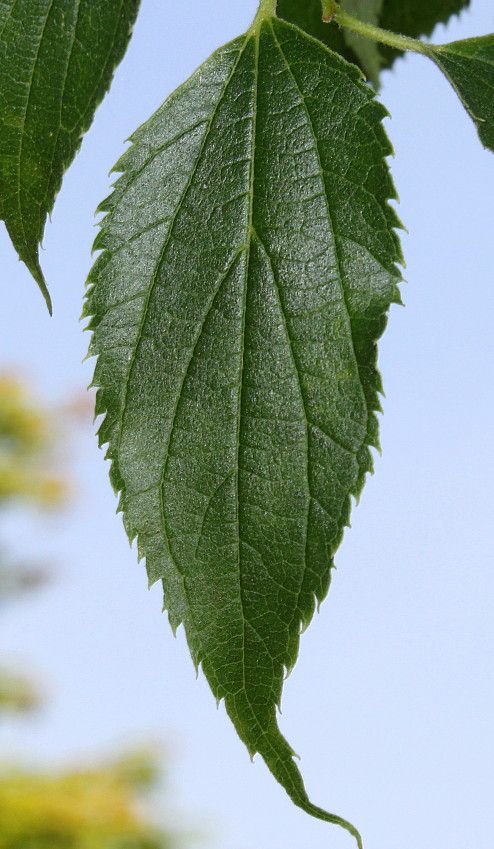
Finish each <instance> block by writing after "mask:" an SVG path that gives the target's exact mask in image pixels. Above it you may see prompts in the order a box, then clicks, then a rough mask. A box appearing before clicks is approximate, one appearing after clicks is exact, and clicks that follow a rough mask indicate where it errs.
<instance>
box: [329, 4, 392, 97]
mask: <svg viewBox="0 0 494 849" xmlns="http://www.w3.org/2000/svg"><path fill="white" fill-rule="evenodd" d="M382 4H383V0H342V2H341V4H340V5H341V8H342V9H343V10H344V11H345V12H347V13H348V14H349V15H353V17H354V18H358V19H359V20H361V21H364V22H365V23H366V24H373V25H374V26H377V25H378V23H379V13H380V11H381V6H382ZM344 37H345V41H346V43H347V44H348V46H349V47H350V48H351V49H352V50H353V52H354V53H355V55H356V56H357V57H358V60H359V64H360V66H361V68H362V69H363V70H364V71H365V73H366V75H367V77H368V78H369V80H370V81H371V83H372V84H373V85H374V86H375V87H376V88H377V87H378V85H379V71H380V70H381V62H382V60H381V55H380V52H379V45H378V44H377V42H375V41H372V40H371V39H369V38H363V37H362V36H360V35H357V34H356V33H355V32H351V31H350V30H345V31H344Z"/></svg>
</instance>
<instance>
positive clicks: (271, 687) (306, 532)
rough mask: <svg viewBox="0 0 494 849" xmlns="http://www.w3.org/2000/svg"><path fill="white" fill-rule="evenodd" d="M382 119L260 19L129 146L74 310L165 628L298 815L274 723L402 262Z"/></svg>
mask: <svg viewBox="0 0 494 849" xmlns="http://www.w3.org/2000/svg"><path fill="white" fill-rule="evenodd" d="M384 114H385V111H384V109H383V107H382V106H381V105H380V104H379V103H377V102H376V101H375V100H374V99H373V95H372V92H371V90H370V89H369V87H367V86H365V85H364V84H362V83H361V82H360V80H359V72H358V70H357V69H356V68H355V67H353V66H351V65H348V64H347V63H346V62H344V60H343V59H341V58H340V57H338V56H337V55H336V54H334V53H331V52H329V51H327V50H326V49H325V48H324V47H323V46H322V45H321V44H320V43H319V42H317V41H315V40H313V39H311V38H309V37H307V36H306V35H304V34H303V33H302V32H301V31H300V30H298V29H297V28H295V27H293V26H290V25H288V24H286V23H284V22H282V21H279V20H269V21H267V22H265V23H264V24H263V25H262V27H261V29H260V31H258V30H255V31H249V33H247V35H246V36H243V37H241V38H239V39H237V40H236V41H234V42H232V43H231V44H229V45H227V46H226V47H224V48H222V49H221V50H219V51H218V52H217V53H215V54H214V55H213V57H212V58H211V59H210V60H208V62H206V63H205V64H204V65H203V66H202V67H201V68H200V69H199V70H198V71H197V72H196V74H194V75H193V76H192V77H191V78H190V79H189V80H188V81H187V82H186V83H185V84H184V85H183V86H182V87H181V88H180V89H178V90H177V91H176V92H175V93H174V94H173V95H172V96H171V97H170V98H169V100H168V101H167V102H166V103H165V104H164V105H163V106H162V107H161V109H159V110H158V112H157V113H156V114H155V115H154V116H153V117H152V118H151V119H150V120H149V121H148V122H147V124H145V125H144V126H143V127H141V128H140V129H139V130H138V131H137V132H136V133H135V135H134V136H133V139H132V141H133V144H132V147H131V148H130V149H129V150H128V151H127V152H126V153H125V155H124V156H123V158H122V159H121V160H120V162H119V163H118V164H117V166H116V169H117V170H119V171H121V172H122V176H121V177H120V178H119V180H118V181H117V183H116V186H115V190H114V192H113V194H112V195H111V196H110V198H108V199H107V200H106V201H105V202H104V203H103V204H102V206H101V209H102V210H103V211H106V212H107V213H108V214H107V216H106V218H105V219H104V221H103V225H102V230H101V232H100V234H99V236H98V238H97V240H96V243H95V247H96V248H101V249H103V252H102V254H101V255H100V256H99V258H98V259H97V261H96V263H95V266H94V268H93V270H92V272H91V275H90V278H89V283H90V289H89V293H88V301H87V314H88V315H90V316H91V321H90V327H91V328H92V330H93V338H92V342H91V348H90V351H91V353H92V354H97V355H98V363H97V366H96V372H95V378H94V380H95V384H96V385H98V386H99V387H100V388H99V390H98V400H97V412H98V413H104V414H105V419H104V421H103V424H102V426H101V429H100V441H101V443H109V448H108V457H109V458H110V459H111V460H112V466H111V479H112V482H113V485H114V486H115V488H116V489H118V490H120V491H121V493H122V495H121V502H120V506H121V509H122V510H123V513H124V522H125V525H126V528H127V531H128V534H129V536H130V537H131V538H132V539H133V538H135V537H137V539H138V547H139V553H140V555H141V556H144V557H145V558H146V564H147V569H148V573H149V578H150V581H156V580H158V579H161V580H162V581H163V586H164V596H165V606H166V608H167V609H168V613H169V618H170V622H171V624H172V627H173V628H177V627H178V625H179V624H180V623H183V624H184V626H185V631H186V634H187V639H188V643H189V646H190V649H191V653H192V657H193V659H194V662H195V664H196V665H197V666H198V665H199V664H201V665H202V667H203V670H204V672H205V675H206V677H207V679H208V681H209V683H210V685H211V688H212V690H213V693H214V694H215V696H216V698H217V699H224V701H225V706H226V709H227V712H228V714H229V715H230V717H231V719H232V721H233V723H234V725H235V728H236V729H237V732H238V734H239V735H240V737H241V738H242V740H243V741H244V742H245V744H246V746H247V747H248V749H249V751H250V753H251V754H254V753H255V752H259V753H260V754H261V755H262V757H263V758H264V760H265V761H266V763H267V765H268V767H269V768H270V770H271V771H272V773H273V774H274V775H275V777H276V778H277V779H278V781H280V783H281V784H282V785H283V786H284V787H285V789H286V790H287V792H288V794H289V795H290V797H291V798H292V800H293V801H294V802H295V803H296V804H297V805H299V806H300V807H302V808H303V809H304V810H306V811H308V812H309V813H311V814H313V815H314V816H317V817H319V818H321V819H325V820H329V821H330V822H336V823H339V824H340V825H343V826H344V827H345V828H348V829H349V830H350V831H351V832H352V833H353V834H354V835H355V836H356V837H357V839H358V834H357V832H356V831H355V829H353V827H352V826H350V825H349V824H348V823H347V822H345V821H343V820H341V819H340V818H339V817H335V816H333V815H330V814H327V813H326V812H325V811H323V810H321V809H320V808H316V807H315V806H314V805H312V804H311V802H310V801H309V799H308V797H307V794H306V792H305V789H304V785H303V783H302V779H301V776H300V773H299V771H298V768H297V767H296V765H295V763H294V761H293V752H292V749H291V748H290V746H289V745H288V743H287V741H286V740H285V739H284V738H283V737H282V735H281V733H280V731H279V729H278V725H277V717H276V709H277V707H278V706H279V703H280V699H281V691H282V685H283V680H284V677H285V675H286V671H287V670H290V669H291V668H292V666H293V664H294V663H295V660H296V656H297V651H298V645H299V637H300V632H301V630H302V629H303V628H304V627H305V626H306V625H308V623H309V622H310V620H311V618H312V615H313V613H314V609H315V605H316V602H318V601H321V600H322V599H323V598H324V596H325V595H326V593H327V590H328V587H329V582H330V570H331V566H332V559H333V555H334V552H335V551H336V549H337V547H338V545H339V542H340V540H341V537H342V533H343V528H344V526H345V525H346V524H347V522H348V516H349V512H350V496H351V495H352V494H353V495H355V496H357V495H358V494H359V493H360V491H361V489H362V486H363V482H364V477H365V474H366V472H368V471H369V470H370V469H371V467H372V458H371V454H370V450H369V446H370V445H374V446H377V445H378V436H377V420H376V415H375V411H376V410H377V409H379V400H378V392H379V391H380V387H381V383H380V377H379V374H378V372H377V370H376V344H375V343H376V340H377V339H378V337H379V336H380V335H381V333H382V331H383V329H384V326H385V323H386V312H387V310H388V308H389V305H390V303H391V302H392V301H396V300H398V293H397V282H398V280H399V274H398V272H397V269H396V265H395V263H396V261H399V260H400V258H401V253H400V249H399V242H398V239H397V236H396V234H395V231H394V228H395V227H396V226H397V225H398V223H399V222H398V219H397V217H396V215H395V213H394V211H393V210H392V209H391V207H390V206H389V205H388V198H390V197H394V196H395V195H394V189H393V186H392V183H391V179H390V177H389V173H388V169H387V166H386V163H385V157H386V156H387V155H388V154H389V153H390V152H391V148H390V145H389V142H388V141H387V138H386V136H385V134H384V131H383V129H382V125H381V119H382V117H383V115H384Z"/></svg>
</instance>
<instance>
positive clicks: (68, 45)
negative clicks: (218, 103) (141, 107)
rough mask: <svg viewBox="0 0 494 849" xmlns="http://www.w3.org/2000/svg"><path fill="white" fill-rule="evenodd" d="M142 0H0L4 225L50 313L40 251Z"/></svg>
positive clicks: (0, 198)
mask: <svg viewBox="0 0 494 849" xmlns="http://www.w3.org/2000/svg"><path fill="white" fill-rule="evenodd" d="M138 7H139V0H0V218H1V219H3V220H4V221H5V223H6V225H7V229H8V231H9V234H10V237H11V239H12V241H13V243H14V246H15V248H16V250H17V252H18V254H19V256H20V258H21V259H22V260H23V261H24V262H25V263H26V265H27V267H28V268H29V270H30V271H31V273H32V275H33V276H34V278H35V280H36V281H37V283H38V284H39V286H40V288H41V290H42V292H43V294H44V296H45V298H46V302H47V304H48V307H49V308H50V309H51V303H50V296H49V294H48V290H47V287H46V283H45V280H44V277H43V272H42V270H41V267H40V264H39V256H38V246H39V243H40V241H41V239H42V236H43V231H44V227H45V222H46V217H47V214H48V213H49V212H50V211H51V209H52V207H53V203H54V201H55V197H56V194H57V192H58V190H59V189H60V185H61V182H62V177H63V174H64V172H65V170H66V169H67V168H68V166H69V165H70V163H71V162H72V160H73V158H74V156H75V154H76V152H77V150H78V148H79V146H80V143H81V139H82V136H83V134H84V132H85V131H86V130H87V129H88V127H89V126H90V124H91V121H92V119H93V115H94V112H95V110H96V107H97V106H98V104H99V103H100V101H101V99H102V98H103V95H104V94H105V92H106V91H107V89H108V87H109V85H110V82H111V79H112V76H113V72H114V69H115V67H116V65H117V64H118V63H119V62H120V60H121V58H122V56H123V54H124V52H125V49H126V46H127V43H128V40H129V37H130V32H131V28H132V24H133V23H134V19H135V17H136V14H137V10H138Z"/></svg>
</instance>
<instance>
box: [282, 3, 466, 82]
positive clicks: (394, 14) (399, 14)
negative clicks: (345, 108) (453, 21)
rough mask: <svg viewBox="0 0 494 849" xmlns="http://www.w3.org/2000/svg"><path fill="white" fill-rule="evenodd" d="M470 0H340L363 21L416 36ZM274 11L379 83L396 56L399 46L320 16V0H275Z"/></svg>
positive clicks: (432, 27)
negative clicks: (325, 21)
mask: <svg viewBox="0 0 494 849" xmlns="http://www.w3.org/2000/svg"><path fill="white" fill-rule="evenodd" d="M469 4H470V0H341V2H340V5H341V7H342V9H344V10H345V11H346V12H347V13H348V14H350V15H353V16H354V17H356V18H359V19H360V20H362V21H365V22H366V23H370V24H373V25H375V26H379V27H382V28H383V29H387V30H391V31H392V32H397V33H400V34H401V35H407V36H410V37H411V38H418V37H420V36H423V35H430V34H431V33H432V31H433V29H434V27H435V26H436V25H437V24H439V23H447V21H448V20H449V18H451V16H452V15H455V14H458V13H459V12H461V11H462V10H463V9H465V8H467V6H468V5H469ZM277 14H278V15H279V17H281V18H283V19H284V20H285V21H288V22H289V23H292V24H295V25H296V26H298V27H300V29H302V30H304V32H306V33H308V34H309V35H312V36H313V37H314V38H317V39H319V41H322V42H323V44H325V45H326V46H327V47H329V48H330V49H331V50H334V51H335V52H336V53H339V54H340V55H341V56H343V57H344V58H345V59H347V61H349V62H353V63H354V64H356V65H358V66H359V67H360V68H361V69H362V70H363V72H364V74H365V75H366V77H367V78H368V79H369V80H370V81H371V82H372V84H373V85H374V87H375V88H378V87H379V73H380V71H381V70H382V69H384V68H389V67H391V65H392V64H393V62H394V61H395V59H397V58H398V57H399V56H402V55H403V54H402V53H401V51H399V50H395V49H394V48H392V47H388V46H387V45H384V44H377V42H375V41H373V40H371V39H368V38H364V37H362V36H360V35H357V34H356V33H354V32H351V31H350V30H347V29H345V28H340V27H339V26H338V25H337V24H336V23H335V22H332V23H329V24H328V23H324V22H323V20H322V4H321V0H304V2H300V0H278V5H277Z"/></svg>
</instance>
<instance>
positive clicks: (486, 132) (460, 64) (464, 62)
mask: <svg viewBox="0 0 494 849" xmlns="http://www.w3.org/2000/svg"><path fill="white" fill-rule="evenodd" d="M431 59H432V60H433V61H434V62H435V63H436V65H438V67H439V68H440V69H441V71H443V73H444V74H445V75H446V77H447V78H448V80H449V81H450V83H451V84H452V86H453V88H454V89H455V91H456V93H457V94H458V96H459V98H460V100H461V102H462V103H463V105H464V107H465V109H466V110H467V112H468V114H469V115H470V117H471V118H472V119H473V121H474V122H475V126H476V127H477V132H478V134H479V138H480V141H481V142H482V144H483V145H484V147H486V148H488V149H489V150H491V151H493V152H494V97H493V92H494V35H485V36H482V37H481V38H468V39H465V40H464V41H454V42H452V43H451V44H445V45H442V46H441V47H440V48H436V49H435V50H434V52H432V53H431Z"/></svg>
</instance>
